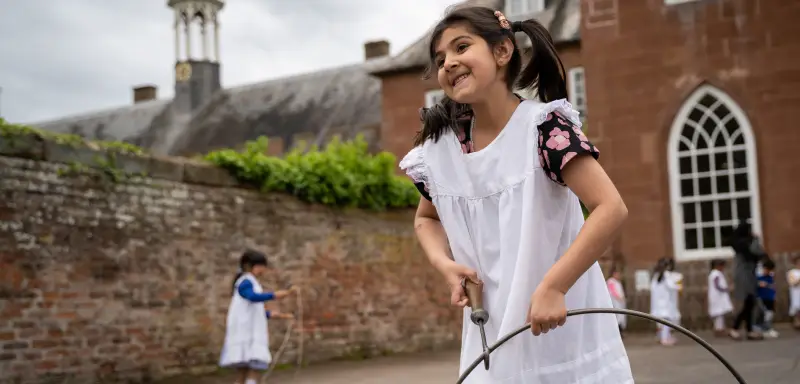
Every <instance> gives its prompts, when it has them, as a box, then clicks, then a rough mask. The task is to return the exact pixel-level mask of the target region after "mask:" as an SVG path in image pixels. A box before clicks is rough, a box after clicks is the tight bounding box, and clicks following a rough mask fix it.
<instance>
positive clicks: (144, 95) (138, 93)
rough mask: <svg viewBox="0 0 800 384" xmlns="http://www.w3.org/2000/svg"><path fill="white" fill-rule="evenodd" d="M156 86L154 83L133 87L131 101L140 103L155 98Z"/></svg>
mask: <svg viewBox="0 0 800 384" xmlns="http://www.w3.org/2000/svg"><path fill="white" fill-rule="evenodd" d="M156 90H157V89H156V87H155V86H154V85H142V86H138V87H133V103H134V104H137V103H141V102H144V101H150V100H155V99H156Z"/></svg>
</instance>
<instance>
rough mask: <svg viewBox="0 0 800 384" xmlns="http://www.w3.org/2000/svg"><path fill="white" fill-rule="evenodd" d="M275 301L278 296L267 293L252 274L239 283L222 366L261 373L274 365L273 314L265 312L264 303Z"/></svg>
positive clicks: (238, 281)
mask: <svg viewBox="0 0 800 384" xmlns="http://www.w3.org/2000/svg"><path fill="white" fill-rule="evenodd" d="M273 299H275V294H274V293H272V292H267V293H264V292H263V288H262V287H261V284H259V282H258V280H257V279H256V277H255V276H253V275H252V274H251V273H245V274H243V275H242V276H241V277H239V279H237V280H236V283H235V284H234V293H233V297H232V298H231V304H230V306H229V307H228V319H227V328H226V331H225V343H224V345H223V347H222V354H221V356H220V361H219V365H220V366H222V367H233V368H250V369H261V370H264V369H267V368H269V364H270V363H271V362H272V354H270V352H269V330H268V327H267V320H268V319H269V317H270V312H269V311H265V310H264V302H265V301H268V300H273Z"/></svg>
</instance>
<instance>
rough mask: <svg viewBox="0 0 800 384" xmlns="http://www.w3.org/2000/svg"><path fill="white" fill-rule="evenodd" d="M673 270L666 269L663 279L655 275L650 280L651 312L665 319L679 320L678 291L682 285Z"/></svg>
mask: <svg viewBox="0 0 800 384" xmlns="http://www.w3.org/2000/svg"><path fill="white" fill-rule="evenodd" d="M676 277H677V276H676V275H675V273H673V272H670V271H665V272H664V278H663V279H661V281H658V280H657V279H656V276H653V280H652V281H651V282H650V314H651V315H653V316H656V317H660V318H662V319H665V320H669V321H673V322H677V321H679V320H680V319H681V313H680V310H679V309H678V300H677V296H678V291H679V290H680V286H679V285H678V283H677V281H676Z"/></svg>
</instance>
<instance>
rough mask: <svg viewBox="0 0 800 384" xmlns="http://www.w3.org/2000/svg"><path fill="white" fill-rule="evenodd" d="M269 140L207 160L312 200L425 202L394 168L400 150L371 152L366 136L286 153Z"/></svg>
mask: <svg viewBox="0 0 800 384" xmlns="http://www.w3.org/2000/svg"><path fill="white" fill-rule="evenodd" d="M268 140H269V139H268V138H266V137H263V136H262V137H260V138H259V139H257V140H255V141H249V142H247V143H246V145H245V148H244V149H243V150H241V151H235V150H233V149H223V150H218V151H214V152H211V153H209V154H208V155H206V156H205V158H204V159H205V160H206V161H209V162H211V163H212V164H215V165H217V166H219V167H222V168H225V169H227V170H228V171H230V172H231V173H232V174H233V175H234V176H235V177H236V178H237V179H238V180H240V181H241V182H243V183H246V184H250V185H254V186H257V187H259V188H260V189H261V190H262V191H264V192H285V193H288V194H291V195H294V196H296V197H297V198H299V199H301V200H303V201H307V202H310V203H320V204H325V205H330V206H338V207H358V208H365V209H373V210H383V209H387V208H406V207H413V206H416V204H417V202H419V194H418V192H417V190H416V188H415V187H414V184H413V183H412V182H411V180H409V179H408V178H406V177H404V176H398V175H396V174H395V173H394V167H395V164H396V163H395V160H396V159H395V157H394V155H392V154H391V153H388V152H381V153H378V154H376V155H373V154H370V153H369V151H368V150H367V149H368V147H367V143H366V141H365V140H364V138H363V137H362V136H359V137H357V138H356V139H355V140H353V141H350V142H342V141H340V140H339V139H338V138H336V139H334V140H332V141H331V142H330V143H329V144H327V145H326V146H325V147H324V149H322V150H320V149H319V148H317V147H316V146H314V147H312V148H310V149H309V150H307V151H306V150H304V148H302V147H299V148H296V149H294V150H293V151H291V152H289V153H288V154H286V156H284V157H283V158H279V157H274V156H268V155H267V154H266V150H267V144H268Z"/></svg>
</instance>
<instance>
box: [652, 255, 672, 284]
mask: <svg viewBox="0 0 800 384" xmlns="http://www.w3.org/2000/svg"><path fill="white" fill-rule="evenodd" d="M670 260H671V259H670V258H668V257H662V258H661V259H659V260H658V262H657V263H656V267H655V268H654V269H653V275H654V276H655V278H656V281H658V282H659V283H660V282H661V281H663V280H664V272H666V271H668V270H669V268H670Z"/></svg>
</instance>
